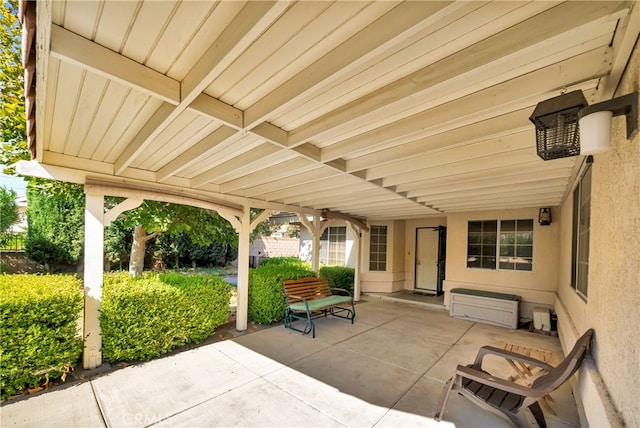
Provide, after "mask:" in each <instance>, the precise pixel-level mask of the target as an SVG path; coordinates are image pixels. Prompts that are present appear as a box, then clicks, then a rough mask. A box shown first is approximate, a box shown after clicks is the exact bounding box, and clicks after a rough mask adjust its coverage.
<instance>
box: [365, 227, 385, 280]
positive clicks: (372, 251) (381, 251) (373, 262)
mask: <svg viewBox="0 0 640 428" xmlns="http://www.w3.org/2000/svg"><path fill="white" fill-rule="evenodd" d="M369 270H370V271H376V272H385V271H386V270H387V226H375V225H374V226H371V229H370V231H369Z"/></svg>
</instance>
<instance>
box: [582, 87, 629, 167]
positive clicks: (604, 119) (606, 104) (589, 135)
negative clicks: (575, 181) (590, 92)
mask: <svg viewBox="0 0 640 428" xmlns="http://www.w3.org/2000/svg"><path fill="white" fill-rule="evenodd" d="M621 115H625V116H626V118H627V119H626V121H627V139H628V140H631V139H632V138H633V137H634V136H635V135H636V133H637V132H638V93H637V92H633V93H631V94H627V95H623V96H621V97H618V98H614V99H612V100H608V101H603V102H601V103H597V104H593V105H590V106H588V107H585V108H583V109H582V110H580V112H579V113H578V123H579V128H580V154H582V155H592V154H594V153H599V152H603V151H605V150H608V149H609V147H611V119H612V117H613V116H621Z"/></svg>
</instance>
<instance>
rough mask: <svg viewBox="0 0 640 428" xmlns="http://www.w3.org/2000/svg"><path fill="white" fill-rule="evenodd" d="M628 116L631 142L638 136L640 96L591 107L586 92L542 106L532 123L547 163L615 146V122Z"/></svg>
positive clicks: (572, 93)
mask: <svg viewBox="0 0 640 428" xmlns="http://www.w3.org/2000/svg"><path fill="white" fill-rule="evenodd" d="M618 115H625V116H626V118H627V119H626V120H627V138H628V139H632V138H633V137H634V136H635V134H636V133H637V132H638V93H637V92H633V93H631V94H628V95H623V96H621V97H618V98H614V99H611V100H608V101H603V102H601V103H597V104H593V105H590V106H589V105H588V104H587V101H586V100H585V98H584V95H583V94H582V91H579V90H578V91H573V92H569V93H566V94H562V95H560V96H557V97H554V98H551V99H548V100H546V101H542V102H540V103H538V105H537V106H536V108H535V109H534V111H533V114H532V115H531V117H529V120H530V121H531V122H532V123H533V124H534V125H535V127H536V147H537V152H538V156H540V157H541V158H542V159H543V160H551V159H559V158H564V157H569V156H577V155H579V154H582V155H589V154H593V153H597V152H601V151H603V150H606V149H607V148H608V147H609V146H610V144H611V118H612V117H613V116H618Z"/></svg>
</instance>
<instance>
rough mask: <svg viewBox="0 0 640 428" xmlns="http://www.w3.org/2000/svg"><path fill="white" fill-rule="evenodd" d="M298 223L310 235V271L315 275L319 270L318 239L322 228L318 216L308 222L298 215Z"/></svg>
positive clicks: (304, 217)
mask: <svg viewBox="0 0 640 428" xmlns="http://www.w3.org/2000/svg"><path fill="white" fill-rule="evenodd" d="M300 222H301V223H302V225H303V226H304V227H305V228H306V229H307V230H308V231H309V233H310V234H311V242H312V243H313V246H312V249H311V270H313V271H314V272H315V273H316V275H317V274H318V269H320V237H321V236H322V232H323V230H324V228H323V225H322V224H321V222H320V216H317V215H314V216H313V220H311V221H309V219H308V218H307V217H306V216H305V215H300Z"/></svg>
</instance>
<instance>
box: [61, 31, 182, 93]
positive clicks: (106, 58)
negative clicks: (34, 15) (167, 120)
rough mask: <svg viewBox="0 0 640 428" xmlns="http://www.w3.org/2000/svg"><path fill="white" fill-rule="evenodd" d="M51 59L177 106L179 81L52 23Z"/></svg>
mask: <svg viewBox="0 0 640 428" xmlns="http://www.w3.org/2000/svg"><path fill="white" fill-rule="evenodd" d="M51 56H53V57H54V58H58V59H60V60H62V61H65V62H68V63H71V64H74V65H77V66H78V67H80V68H82V69H85V70H89V71H91V72H93V73H96V74H98V75H100V76H103V77H106V78H108V79H111V80H115V81H116V82H118V83H121V84H123V85H125V86H127V87H130V88H134V89H136V90H138V91H140V92H143V93H145V94H148V95H151V96H153V97H155V98H158V99H161V100H162V101H164V102H166V103H169V104H172V105H177V104H178V103H179V102H180V82H178V81H177V80H174V79H172V78H170V77H168V76H165V75H164V74H162V73H159V72H157V71H155V70H153V69H151V68H149V67H146V66H144V65H143V64H140V63H138V62H136V61H134V60H132V59H129V58H127V57H125V56H124V55H121V54H119V53H117V52H114V51H112V50H110V49H107V48H105V47H103V46H100V45H99V44H97V43H94V42H92V41H91V40H88V39H85V38H84V37H81V36H79V35H77V34H75V33H72V32H71V31H69V30H66V29H64V28H62V27H60V26H58V25H56V24H51Z"/></svg>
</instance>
